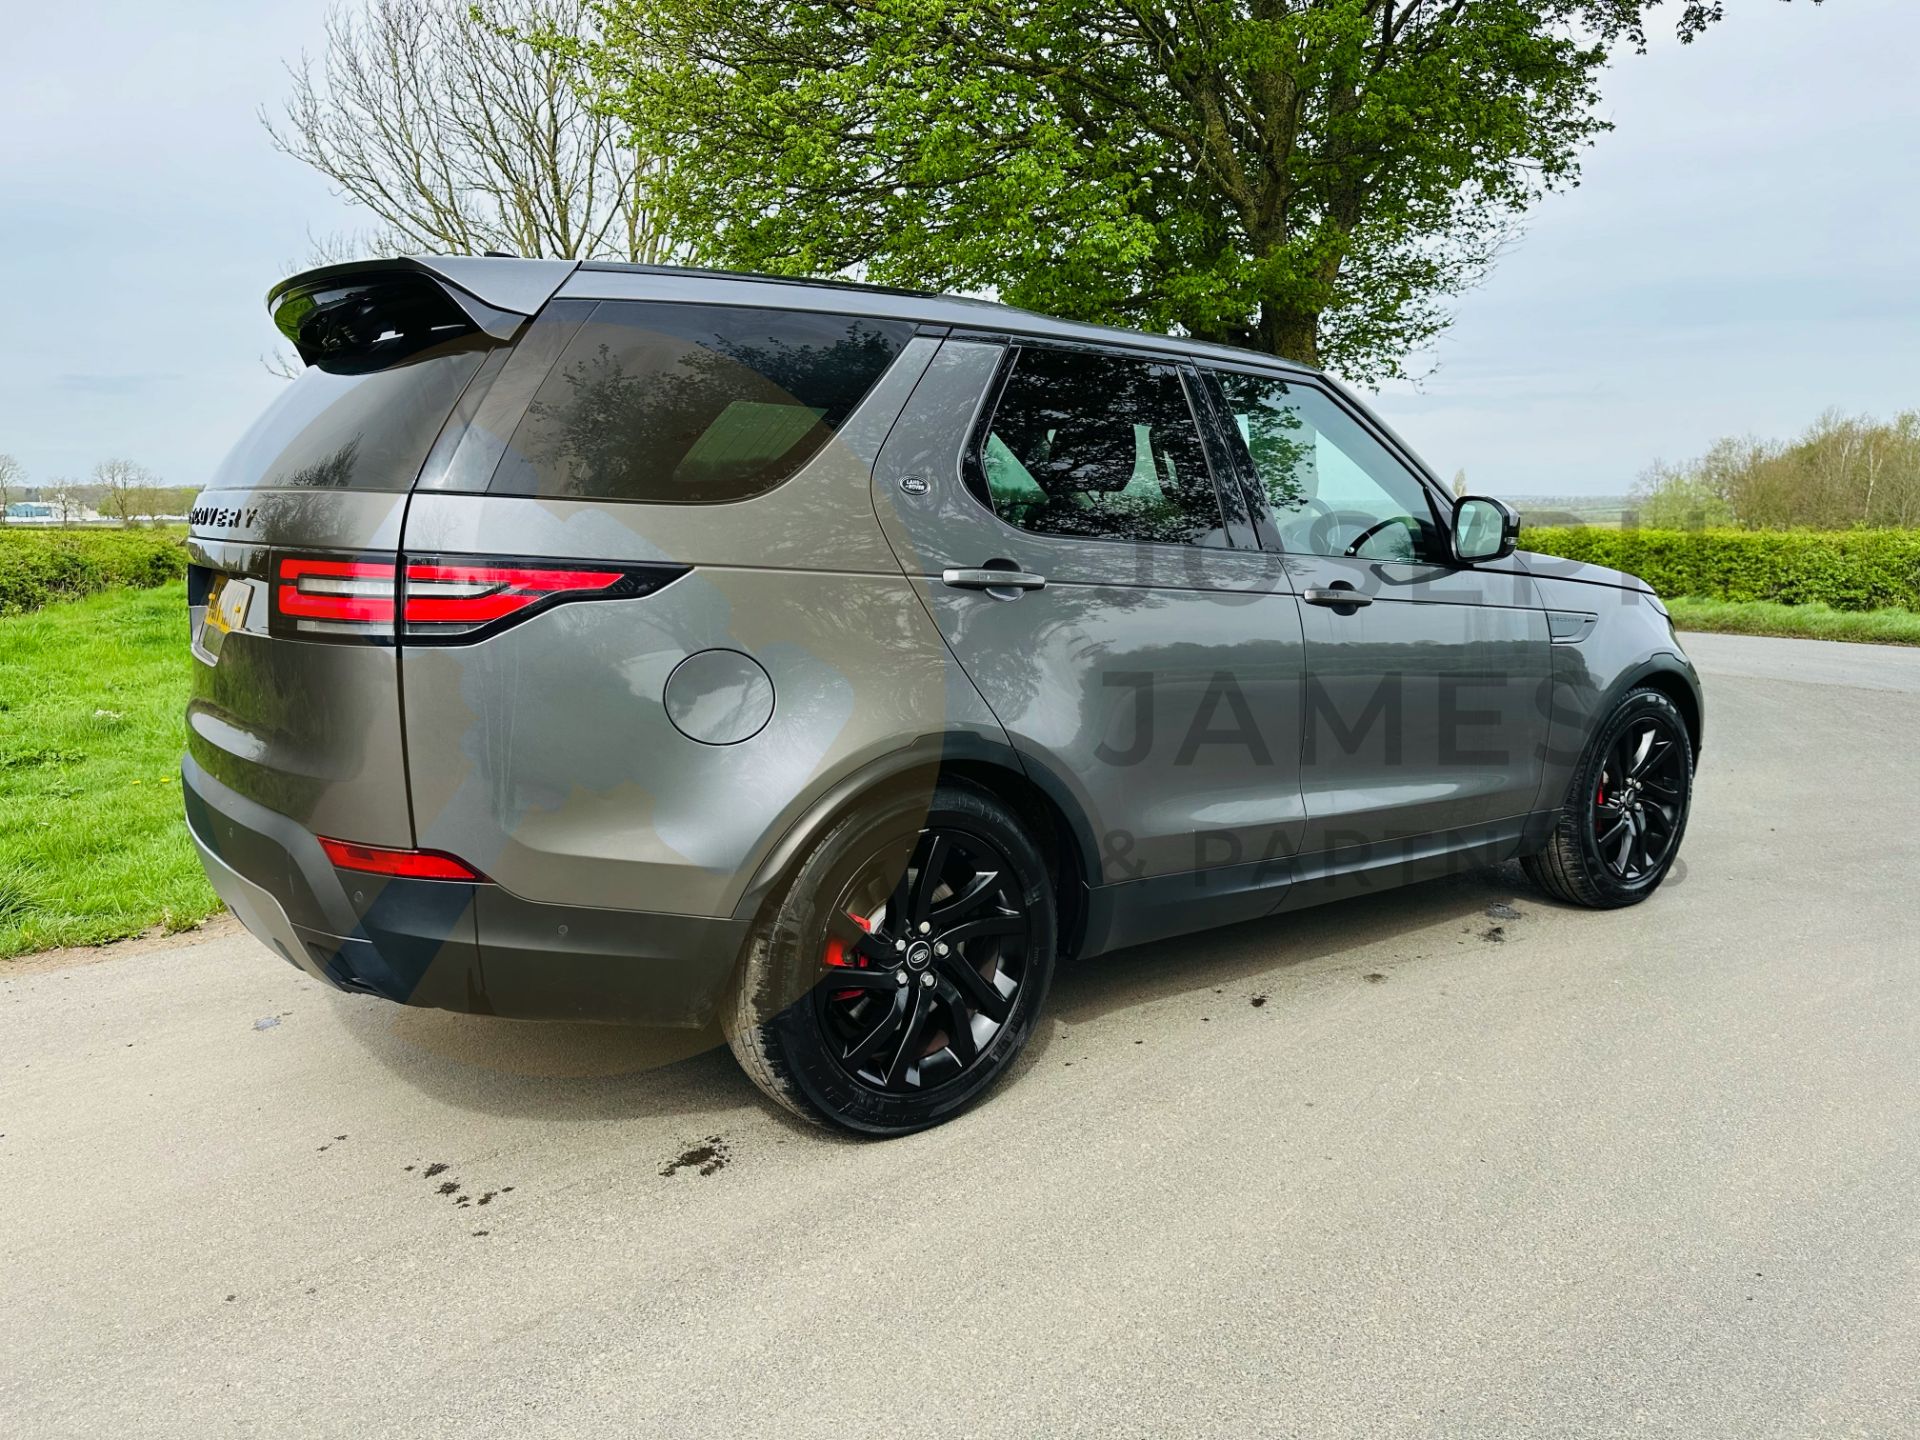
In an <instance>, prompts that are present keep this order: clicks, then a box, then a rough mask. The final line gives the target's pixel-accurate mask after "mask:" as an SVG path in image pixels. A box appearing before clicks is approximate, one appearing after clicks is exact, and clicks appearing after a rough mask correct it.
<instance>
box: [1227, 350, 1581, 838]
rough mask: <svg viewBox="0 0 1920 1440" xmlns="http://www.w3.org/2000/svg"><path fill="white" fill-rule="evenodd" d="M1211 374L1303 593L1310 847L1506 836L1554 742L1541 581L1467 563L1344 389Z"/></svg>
mask: <svg viewBox="0 0 1920 1440" xmlns="http://www.w3.org/2000/svg"><path fill="white" fill-rule="evenodd" d="M1209 380H1210V382H1211V384H1212V386H1213V387H1214V391H1213V393H1214V396H1215V398H1216V400H1217V402H1218V403H1219V404H1220V406H1221V407H1222V409H1223V411H1224V413H1225V415H1226V416H1227V417H1228V419H1229V420H1230V422H1231V424H1230V430H1229V439H1230V441H1232V442H1234V443H1235V445H1236V453H1237V457H1238V459H1239V461H1240V463H1242V464H1243V465H1246V466H1247V467H1249V469H1250V471H1251V474H1252V477H1253V479H1254V481H1255V486H1254V489H1255V500H1256V503H1260V504H1263V505H1264V512H1265V513H1264V514H1263V515H1261V516H1259V517H1258V520H1259V524H1260V526H1261V529H1262V533H1263V536H1264V537H1265V538H1266V539H1267V540H1268V543H1270V544H1273V545H1276V546H1277V547H1278V548H1280V549H1281V550H1283V551H1284V553H1285V555H1286V566H1287V569H1288V571H1289V572H1290V573H1291V574H1292V576H1293V578H1294V583H1295V585H1296V587H1297V589H1298V591H1299V594H1300V597H1301V616H1302V621H1303V624H1304V627H1305V634H1306V644H1307V671H1308V673H1307V686H1306V692H1305V706H1304V715H1303V734H1302V743H1301V784H1302V789H1303V792H1304V795H1305V804H1306V817H1305V828H1304V836H1303V839H1302V848H1303V850H1304V851H1305V852H1307V853H1310V854H1311V853H1319V852H1337V851H1342V850H1347V849H1349V848H1350V847H1371V850H1372V853H1373V855H1374V857H1375V858H1377V859H1379V860H1381V861H1383V862H1390V861H1392V860H1394V859H1397V858H1399V857H1401V856H1402V855H1404V854H1407V853H1411V852H1410V850H1409V847H1408V845H1407V843H1406V842H1409V841H1417V840H1418V838H1419V837H1423V836H1433V835H1438V834H1441V833H1443V832H1453V831H1459V830H1463V829H1465V830H1468V831H1470V832H1472V834H1469V835H1466V836H1456V837H1455V839H1456V840H1458V841H1461V842H1465V841H1470V840H1472V839H1473V838H1474V836H1475V835H1479V836H1482V837H1486V836H1492V835H1496V834H1504V830H1505V829H1508V828H1512V826H1511V825H1510V824H1508V822H1512V821H1516V820H1517V819H1518V818H1520V817H1524V816H1525V815H1526V814H1527V813H1528V812H1529V811H1530V810H1531V809H1532V808H1533V805H1534V802H1535V797H1536V795H1537V793H1538V790H1539V786H1540V774H1541V762H1542V756H1543V754H1544V746H1545V741H1546V724H1547V716H1548V707H1547V704H1546V701H1547V698H1548V696H1549V694H1550V689H1549V683H1550V682H1549V666H1550V654H1551V648H1550V642H1549V637H1548V633H1547V624H1546V616H1545V614H1544V612H1542V611H1541V610H1540V608H1539V606H1538V603H1537V601H1536V599H1535V595H1534V587H1533V583H1532V581H1531V580H1530V579H1528V577H1527V576H1526V575H1525V574H1524V573H1523V572H1521V571H1520V570H1519V568H1518V567H1517V566H1513V565H1510V564H1509V565H1501V566H1493V567H1463V566H1459V565H1456V564H1454V563H1453V561H1452V559H1451V555H1450V547H1449V544H1448V539H1447V534H1448V532H1447V528H1446V519H1445V517H1444V516H1443V514H1442V511H1441V502H1440V501H1439V499H1438V497H1437V496H1436V495H1435V494H1434V493H1433V492H1432V490H1431V489H1430V488H1429V487H1428V486H1427V485H1426V484H1425V482H1423V481H1422V480H1421V479H1420V478H1419V477H1417V476H1416V475H1415V474H1414V472H1413V471H1412V470H1411V468H1409V467H1408V466H1407V465H1406V464H1405V463H1404V462H1402V461H1401V460H1400V459H1399V458H1398V457H1397V456H1396V455H1395V454H1394V453H1393V452H1392V451H1391V450H1390V449H1389V448H1388V446H1387V445H1386V443H1385V442H1384V441H1383V440H1382V439H1381V438H1380V437H1379V436H1378V435H1376V434H1375V433H1374V432H1373V431H1372V429H1371V428H1370V427H1369V426H1368V425H1366V424H1365V423H1363V421H1362V420H1361V419H1360V418H1359V417H1358V416H1357V415H1355V414H1354V413H1353V412H1352V411H1351V410H1349V409H1348V408H1347V407H1346V406H1345V405H1344V404H1342V403H1341V402H1340V401H1339V400H1337V399H1336V398H1335V397H1334V395H1333V394H1332V393H1331V392H1330V390H1328V389H1323V388H1322V387H1320V386H1319V385H1317V384H1314V383H1311V382H1308V381H1305V380H1301V379H1290V378H1281V377H1278V376H1275V375H1271V374H1259V373H1254V372H1237V371H1231V370H1225V369H1218V370H1210V371H1209ZM1412 849H1414V850H1417V849H1418V846H1417V845H1415V846H1413V847H1412ZM1354 862H1355V863H1356V864H1366V863H1368V860H1367V857H1366V855H1364V854H1359V853H1357V852H1356V856H1355V857H1354ZM1340 863H1341V862H1337V861H1336V862H1335V868H1339V865H1340Z"/></svg>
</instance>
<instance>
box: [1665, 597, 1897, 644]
mask: <svg viewBox="0 0 1920 1440" xmlns="http://www.w3.org/2000/svg"><path fill="white" fill-rule="evenodd" d="M1666 605H1667V609H1668V610H1670V611H1672V612H1673V623H1674V624H1676V625H1678V626H1679V627H1680V628H1681V629H1682V630H1717V631H1719V632H1721V633H1722V634H1725V635H1785V636H1789V637H1794V638H1800V639H1807V640H1857V641H1864V642H1866V643H1868V644H1874V645H1920V614H1915V613H1914V612H1913V611H1911V610H1864V611H1862V610H1835V609H1833V608H1831V607H1830V606H1826V605H1817V604H1816V605H1779V604H1775V603H1774V602H1773V601H1770V600H1692V599H1688V598H1686V597H1684V596H1683V597H1681V598H1680V599H1677V600H1669V601H1667V602H1666Z"/></svg>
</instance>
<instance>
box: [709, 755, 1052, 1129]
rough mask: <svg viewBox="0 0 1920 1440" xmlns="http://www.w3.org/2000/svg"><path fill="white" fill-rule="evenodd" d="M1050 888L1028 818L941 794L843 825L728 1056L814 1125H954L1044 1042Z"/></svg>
mask: <svg viewBox="0 0 1920 1440" xmlns="http://www.w3.org/2000/svg"><path fill="white" fill-rule="evenodd" d="M1055 931H1056V920H1055V906H1054V892H1053V885H1052V882H1051V879H1050V877H1049V876H1048V873H1047V867H1046V862H1045V861H1044V860H1043V859H1042V858H1041V855H1040V852H1039V851H1038V850H1037V849H1036V848H1035V846H1034V844H1033V841H1032V840H1031V839H1030V838H1029V837H1028V836H1027V833H1026V831H1025V830H1024V829H1023V828H1022V826H1021V825H1020V822H1019V821H1018V820H1017V819H1016V818H1015V817H1014V816H1013V815H1012V813H1011V812H1009V811H1008V810H1007V808H1006V807H1005V806H1004V805H1002V804H1001V803H1000V802H999V801H998V800H996V799H995V798H993V797H992V796H991V795H988V794H986V793H985V792H983V791H980V790H976V789H974V788H973V787H971V786H967V785H958V784H941V785H939V786H937V787H935V788H934V789H933V791H932V792H931V794H930V795H929V794H928V793H927V792H925V791H921V792H918V793H915V794H912V795H905V796H900V797H897V798H895V799H893V800H891V801H887V802H884V803H882V804H880V805H877V806H875V807H871V808H869V809H865V810H862V811H859V812H856V813H855V814H853V815H851V816H849V817H847V818H846V819H843V820H841V821H839V822H837V823H836V824H835V825H834V826H833V828H832V829H831V830H830V831H829V832H828V833H827V835H826V836H825V837H824V838H823V839H822V840H821V841H820V843H819V844H818V845H817V846H816V847H815V848H814V850H813V852H812V853H811V854H810V855H809V856H808V857H807V859H806V860H805V861H804V862H803V863H802V864H801V866H800V868H799V869H798V871H797V872H796V873H795V874H794V876H793V879H792V880H791V881H790V882H789V883H788V885H787V887H786V889H785V890H784V891H783V892H782V894H781V896H780V898H779V900H778V901H777V902H776V903H775V905H774V907H773V910H772V912H771V914H769V915H768V916H767V917H766V919H765V920H764V921H763V923H762V924H761V926H760V928H759V929H758V931H757V932H756V933H755V935H754V938H753V940H752V941H751V943H750V944H749V946H748V949H747V956H746V961H745V964H744V966H743V969H742V973H741V976H740V981H739V983H738V985H737V986H736V987H735V991H734V996H733V1000H732V1003H731V1004H730V1005H729V1006H728V1007H727V1008H726V1010H725V1011H724V1012H723V1015H722V1026H723V1028H724V1030H725V1031H726V1035H727V1043H728V1044H729V1045H730V1046H731V1047H732V1049H733V1053H734V1056H735V1057H736V1058H737V1059H738V1060H739V1061H740V1064H741V1067H742V1068H743V1069H744V1070H745V1071H746V1072H747V1075H748V1076H749V1077H750V1078H751V1079H752V1080H753V1082H754V1083H755V1084H756V1085H758V1086H759V1087H760V1088H761V1089H762V1090H763V1091H765V1092H766V1093H767V1095H768V1096H769V1097H771V1098H772V1099H774V1100H775V1101H778V1102H779V1103H780V1104H781V1105H783V1106H785V1107H786V1108H787V1109H789V1110H791V1111H793V1112H794V1113H795V1114H797V1115H800V1116H802V1117H804V1118H806V1119H809V1120H815V1121H823V1122H827V1123H830V1124H834V1125H839V1126H842V1127H844V1128H845V1129H848V1130H853V1131H857V1132H860V1133H863V1134H868V1135H902V1134H906V1133H908V1132H910V1131H914V1130H922V1129H925V1128H926V1127H927V1126H929V1125H937V1124H939V1123H940V1122H941V1121H943V1120H947V1119H950V1118H951V1117H952V1116H954V1115H956V1114H958V1113H959V1112H960V1111H961V1110H963V1109H964V1108H966V1106H968V1105H969V1104H971V1103H972V1102H973V1101H974V1100H976V1099H978V1098H979V1096H980V1095H981V1094H982V1093H983V1092H984V1091H985V1090H986V1089H987V1088H988V1087H989V1086H991V1085H992V1084H993V1083H994V1081H995V1080H997V1079H998V1078H999V1077H1000V1075H1001V1074H1003V1073H1004V1072H1005V1071H1006V1069H1007V1067H1008V1066H1009V1065H1010V1064H1011V1063H1012V1061H1013V1058H1014V1056H1016V1055H1018V1054H1019V1053H1020V1049H1021V1047H1022V1046H1023V1045H1025V1044H1026V1041H1027V1037H1028V1035H1030V1034H1031V1033H1032V1030H1033V1025H1034V1020H1035V1018H1036V1016H1037V1015H1038V1014H1039V1011H1040V1006H1041V1002H1042V1001H1043V1000H1044V999H1045V998H1046V992H1047V986H1048V984H1049V982H1050V981H1051V980H1052V977H1053V961H1054V950H1055V945H1056V933H1055Z"/></svg>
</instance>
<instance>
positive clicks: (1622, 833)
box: [1593, 713, 1688, 885]
mask: <svg viewBox="0 0 1920 1440" xmlns="http://www.w3.org/2000/svg"><path fill="white" fill-rule="evenodd" d="M1687 772H1688V764H1687V746H1686V741H1685V739H1684V737H1682V736H1680V735H1679V734H1677V733H1675V731H1674V728H1673V726H1672V723H1671V721H1669V720H1668V718H1667V717H1666V716H1664V715H1661V714H1658V713H1649V714H1647V715H1645V716H1644V717H1640V718H1636V720H1635V721H1634V723H1633V724H1631V725H1629V726H1627V728H1626V729H1624V730H1623V731H1621V732H1620V737H1619V739H1617V740H1615V741H1614V742H1613V744H1612V746H1610V747H1609V749H1608V752H1607V758H1606V763H1605V766H1604V768H1602V770H1601V771H1600V776H1599V781H1598V783H1597V784H1596V785H1595V786H1594V793H1593V839H1594V844H1595V845H1596V846H1597V847H1598V848H1599V851H1600V858H1601V859H1602V860H1603V861H1604V862H1605V863H1606V866H1607V869H1609V870H1610V871H1612V872H1613V874H1614V876H1615V878H1617V879H1618V880H1620V881H1621V882H1622V883H1623V884H1628V885H1631V884H1633V883H1635V882H1636V881H1639V880H1642V879H1644V878H1646V877H1647V876H1648V875H1650V874H1652V873H1653V872H1654V871H1655V870H1656V869H1658V868H1659V866H1660V864H1661V862H1662V861H1664V860H1665V859H1666V858H1667V855H1668V853H1669V852H1670V851H1671V850H1672V848H1673V845H1674V842H1675V841H1676V840H1677V839H1678V838H1679V832H1680V823H1681V820H1682V818H1683V814H1684V812H1683V810H1682V808H1681V807H1682V805H1683V804H1684V802H1685V800H1686V789H1687V779H1688V774H1687Z"/></svg>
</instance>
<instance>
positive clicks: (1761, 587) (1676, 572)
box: [1520, 528, 1920, 612]
mask: <svg viewBox="0 0 1920 1440" xmlns="http://www.w3.org/2000/svg"><path fill="white" fill-rule="evenodd" d="M1520 545H1521V548H1522V549H1525V550H1531V551H1534V552H1535V553H1537V554H1542V555H1558V556H1562V557H1564V558H1566V559H1568V560H1583V561H1587V562H1590V563H1592V564H1595V565H1606V566H1609V567H1610V568H1612V569H1615V570H1624V571H1626V572H1627V573H1628V574H1630V575H1638V576H1639V577H1640V578H1641V579H1642V580H1645V581H1646V582H1647V583H1648V584H1649V585H1651V586H1653V588H1654V590H1655V591H1657V592H1658V593H1659V594H1660V595H1662V596H1692V597H1694V598H1697V599H1702V600H1731V601H1773V602H1778V603H1780V604H1783V605H1813V604H1820V605H1829V606H1832V607H1833V608H1834V609H1835V610H1844V611H1850V612H1860V611H1868V610H1881V609H1886V608H1889V607H1899V608H1904V609H1908V610H1920V531H1894V530H1878V531H1876V530H1859V531H1842V532H1839V533H1820V532H1814V531H1804V530H1786V531H1754V530H1694V531H1673V530H1597V529H1587V528H1582V529H1573V530H1533V529H1529V530H1527V531H1525V532H1524V533H1523V534H1522V535H1521V537H1520Z"/></svg>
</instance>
